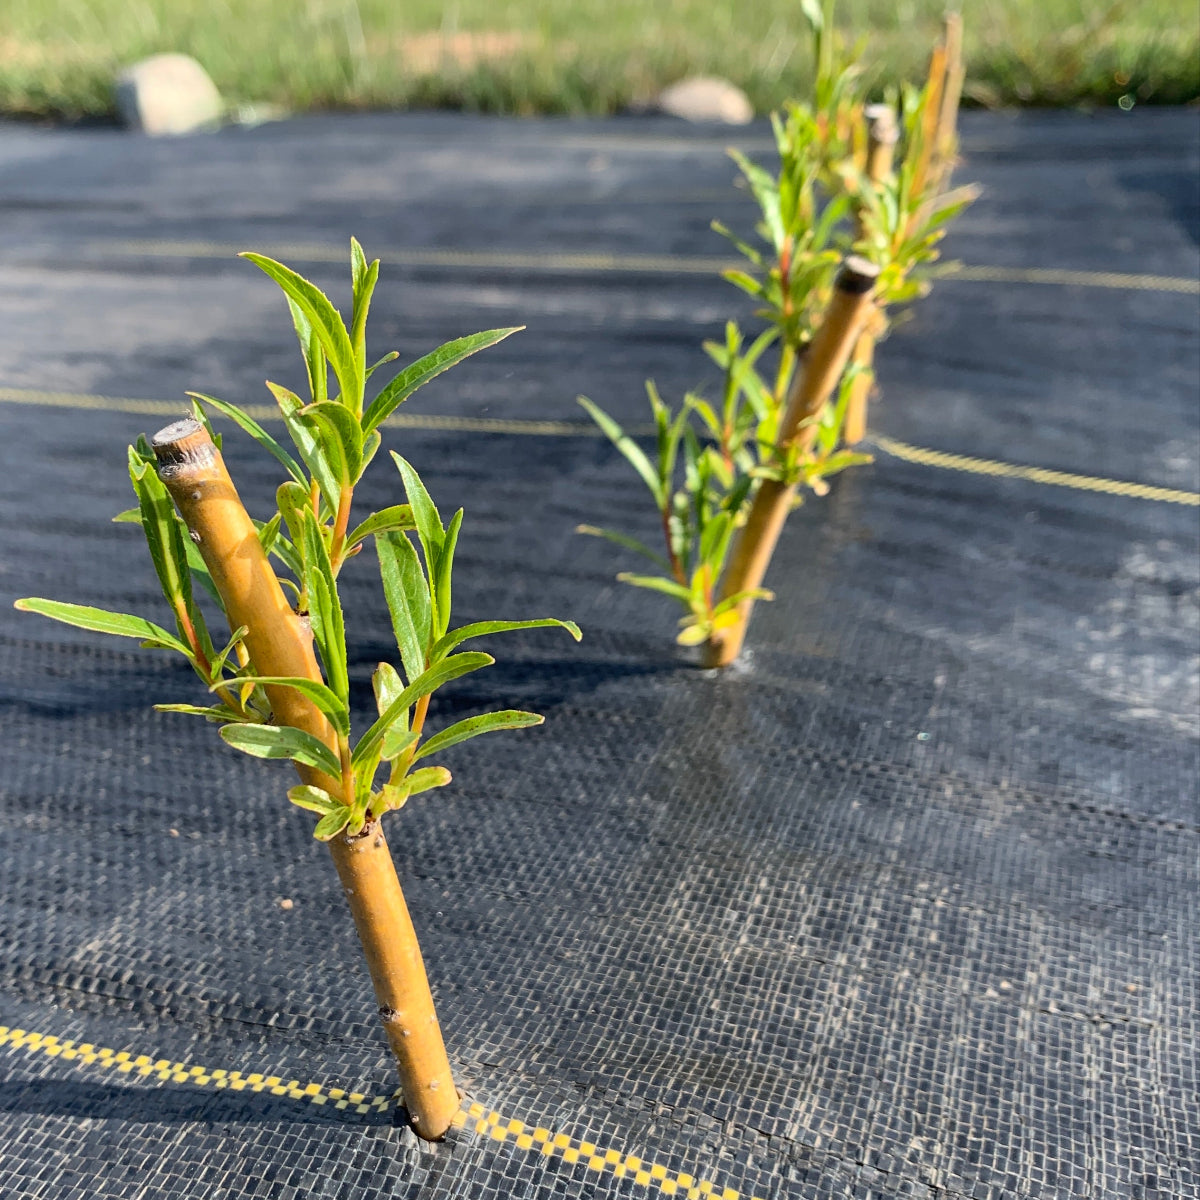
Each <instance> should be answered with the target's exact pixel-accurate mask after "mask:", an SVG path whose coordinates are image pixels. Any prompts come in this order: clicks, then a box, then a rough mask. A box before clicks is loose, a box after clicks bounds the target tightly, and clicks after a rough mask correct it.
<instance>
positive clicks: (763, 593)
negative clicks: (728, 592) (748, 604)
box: [712, 587, 775, 617]
mask: <svg viewBox="0 0 1200 1200" xmlns="http://www.w3.org/2000/svg"><path fill="white" fill-rule="evenodd" d="M774 599H775V593H774V592H773V591H771V589H770V588H764V587H758V588H746V589H745V590H744V591H741V592H734V594H733V595H732V596H727V597H726V598H725V599H724V600H722V601H721V603H720V604H718V605H717V606H716V607H715V608H714V609H713V610H712V615H713V616H714V617H719V616H721V615H722V614H723V613H727V612H729V611H730V609H733V608H737V606H738V605H739V604H741V603H742V601H743V600H774Z"/></svg>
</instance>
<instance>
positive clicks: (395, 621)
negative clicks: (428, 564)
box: [375, 533, 433, 682]
mask: <svg viewBox="0 0 1200 1200" xmlns="http://www.w3.org/2000/svg"><path fill="white" fill-rule="evenodd" d="M375 547H376V550H377V551H378V554H379V573H380V575H381V577H382V579H383V593H384V596H385V598H386V599H387V605H388V612H389V613H390V614H391V618H392V630H393V632H394V633H395V635H396V645H397V646H398V647H399V650H400V661H401V662H402V663H403V664H404V674H405V675H406V676H407V677H408V679H409V681H410V682H411V681H412V680H414V679H416V678H417V676H418V675H420V674H421V672H422V671H424V670H425V663H426V654H427V653H428V651H429V644H430V641H431V638H430V632H431V630H432V627H433V616H432V605H431V603H430V598H429V585H428V584H427V583H426V580H425V573H424V572H423V571H422V570H421V563H420V560H419V559H418V557H417V551H416V549H415V547H414V546H413V544H412V542H410V541H409V540H408V538H407V537H405V535H404V534H403V533H383V534H380V535H379V536H377V537H376V539H375Z"/></svg>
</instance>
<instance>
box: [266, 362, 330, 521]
mask: <svg viewBox="0 0 1200 1200" xmlns="http://www.w3.org/2000/svg"><path fill="white" fill-rule="evenodd" d="M267 387H268V388H269V389H270V390H271V394H272V395H273V396H274V397H275V401H276V403H277V404H278V405H279V411H280V413H281V414H282V416H283V423H284V425H285V426H286V427H287V431H288V434H289V435H290V436H291V439H292V441H293V442H294V443H295V446H296V449H297V450H299V452H300V457H301V458H302V459H303V460H304V465H305V466H306V467H308V469H309V471H310V472H311V474H312V477H313V478H314V479H315V480H316V481H317V486H318V487H319V488H320V489H321V494H322V495H323V496H324V497H325V503H326V504H327V505H328V506H329V511H330V512H335V511H336V510H337V504H338V500H339V498H340V497H341V481H340V480H339V479H338V477H337V475H336V474H335V472H334V471H333V470H332V469H331V467H330V464H329V461H328V459H327V458H326V457H325V452H324V450H323V449H322V447H321V443H320V440H319V439H318V438H317V436H316V434H315V433H314V432H313V430H312V428H311V426H310V425H309V424H308V423H306V422H305V421H303V420H301V419H300V410H301V409H302V408H303V407H304V401H302V400H301V399H300V397H299V396H297V395H296V393H295V392H293V391H289V390H288V389H287V388H285V387H283V386H281V385H280V384H278V383H272V382H271V381H270V380H269V379H268V380H267ZM285 515H286V514H285ZM294 540H295V531H293V541H294Z"/></svg>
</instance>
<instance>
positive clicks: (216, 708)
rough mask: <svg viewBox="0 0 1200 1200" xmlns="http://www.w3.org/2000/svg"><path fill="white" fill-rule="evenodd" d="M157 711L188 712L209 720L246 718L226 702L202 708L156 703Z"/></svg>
mask: <svg viewBox="0 0 1200 1200" xmlns="http://www.w3.org/2000/svg"><path fill="white" fill-rule="evenodd" d="M154 711H155V712H170V713H186V714H188V715H189V716H194V717H205V718H206V719H207V720H209V721H233V722H239V721H244V720H245V718H244V717H242V716H240V715H239V714H238V713H235V712H234V711H233V709H232V708H229V707H227V706H226V705H224V704H216V705H213V706H212V707H211V708H201V707H200V706H199V705H197V704H156V705H154Z"/></svg>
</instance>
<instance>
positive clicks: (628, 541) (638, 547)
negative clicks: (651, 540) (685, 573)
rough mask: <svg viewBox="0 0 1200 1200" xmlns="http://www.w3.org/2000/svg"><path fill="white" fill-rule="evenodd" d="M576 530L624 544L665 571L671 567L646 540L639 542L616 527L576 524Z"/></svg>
mask: <svg viewBox="0 0 1200 1200" xmlns="http://www.w3.org/2000/svg"><path fill="white" fill-rule="evenodd" d="M575 532H576V533H586V534H588V536H589V537H598V538H604V539H605V540H606V541H609V542H612V543H614V545H617V546H623V547H624V548H625V549H626V550H632V551H633V552H634V553H635V554H640V555H642V556H643V557H644V558H648V559H649V560H650V561H651V562H652V563H654V564H655V565H656V566H659V567H662V569H663V570H664V571H669V570H670V569H671V566H670V564H669V563H668V562H667V560H666V559H665V558H663V556H662V555H661V554H656V553H655V552H654V551H653V550H651V549H650V547H649V546H647V545H646V543H645V542H639V541H638V540H637V538H634V537H630V536H629V535H628V534H625V533H618V532H617V531H616V530H615V529H601V528H600V527H599V526H598V525H576V526H575Z"/></svg>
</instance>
